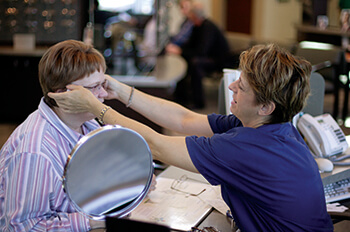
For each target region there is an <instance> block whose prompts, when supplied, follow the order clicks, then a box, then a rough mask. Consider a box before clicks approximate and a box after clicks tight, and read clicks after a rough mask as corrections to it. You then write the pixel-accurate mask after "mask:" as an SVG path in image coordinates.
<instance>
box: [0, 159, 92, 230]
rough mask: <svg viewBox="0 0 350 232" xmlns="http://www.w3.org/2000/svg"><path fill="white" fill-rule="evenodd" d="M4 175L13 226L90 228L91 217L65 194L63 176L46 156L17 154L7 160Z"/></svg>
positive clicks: (24, 227)
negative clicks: (73, 203) (78, 209)
mask: <svg viewBox="0 0 350 232" xmlns="http://www.w3.org/2000/svg"><path fill="white" fill-rule="evenodd" d="M5 175H6V177H4V178H5V179H7V181H6V184H5V186H6V187H5V195H4V197H5V199H6V200H5V201H4V208H5V212H6V213H5V217H6V218H7V219H6V221H7V222H8V225H7V226H8V227H9V228H11V229H12V230H14V231H31V230H34V231H88V230H89V229H90V225H89V220H88V219H87V218H85V217H84V216H83V215H81V214H79V213H78V212H75V210H74V209H73V208H72V206H71V204H70V202H69V200H68V199H67V197H66V194H64V193H62V192H61V191H63V189H62V181H61V177H60V176H58V175H57V173H56V172H55V171H54V170H53V167H52V165H51V163H50V162H49V161H48V160H47V159H46V158H44V157H43V156H40V155H37V154H29V153H22V154H17V155H16V156H15V157H14V158H13V159H12V160H11V161H10V163H9V164H8V168H7V171H6V172H5ZM11 229H10V230H11Z"/></svg>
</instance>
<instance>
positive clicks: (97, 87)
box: [83, 79, 108, 94]
mask: <svg viewBox="0 0 350 232" xmlns="http://www.w3.org/2000/svg"><path fill="white" fill-rule="evenodd" d="M83 87H84V88H85V89H88V90H90V91H91V92H92V93H93V94H97V93H98V91H100V90H101V88H103V89H105V90H106V89H107V87H108V80H107V79H105V80H104V81H103V82H102V83H99V84H97V85H95V86H91V87H90V86H83Z"/></svg>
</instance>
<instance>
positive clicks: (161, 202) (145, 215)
mask: <svg viewBox="0 0 350 232" xmlns="http://www.w3.org/2000/svg"><path fill="white" fill-rule="evenodd" d="M173 182H174V179H169V178H164V177H158V178H157V186H156V190H154V191H152V192H150V193H149V195H148V197H147V198H146V199H145V200H144V201H143V202H142V203H141V204H140V205H139V206H138V207H137V208H136V209H135V210H134V211H133V212H132V213H131V219H133V220H140V221H146V222H152V223H158V224H163V225H166V226H169V227H170V228H172V229H175V230H182V231H189V230H191V227H193V226H196V225H198V224H199V222H200V221H201V220H202V219H203V218H204V217H205V216H206V215H207V214H208V213H209V212H210V211H211V209H212V206H213V207H218V209H220V210H219V211H220V212H223V213H224V214H226V210H227V209H228V208H225V203H223V201H222V199H221V195H220V187H213V186H211V185H209V184H206V183H201V182H197V181H192V180H187V181H186V182H185V183H184V184H181V186H179V188H178V189H181V191H185V192H189V193H193V194H197V193H199V192H201V191H202V190H203V189H205V191H204V192H202V193H201V194H200V195H199V196H191V195H190V194H186V193H182V192H178V191H176V190H173V189H171V185H172V183H173ZM220 199H221V201H222V202H220ZM226 207H227V206H226Z"/></svg>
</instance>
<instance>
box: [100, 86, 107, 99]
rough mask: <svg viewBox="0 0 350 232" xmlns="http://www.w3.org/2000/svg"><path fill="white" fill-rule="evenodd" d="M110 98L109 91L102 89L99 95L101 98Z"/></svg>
mask: <svg viewBox="0 0 350 232" xmlns="http://www.w3.org/2000/svg"><path fill="white" fill-rule="evenodd" d="M107 96H108V93H107V90H106V89H105V88H104V87H101V88H100V90H99V93H98V97H99V98H105V97H107Z"/></svg>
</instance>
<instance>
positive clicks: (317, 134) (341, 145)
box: [297, 114, 348, 157]
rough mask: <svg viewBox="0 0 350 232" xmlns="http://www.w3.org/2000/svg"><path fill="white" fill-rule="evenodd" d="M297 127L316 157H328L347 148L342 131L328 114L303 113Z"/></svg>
mask: <svg viewBox="0 0 350 232" xmlns="http://www.w3.org/2000/svg"><path fill="white" fill-rule="evenodd" d="M297 128H298V129H299V131H300V133H301V134H302V135H303V136H304V138H305V140H306V143H307V144H308V145H309V147H310V149H311V151H313V153H314V154H315V155H316V156H317V157H330V156H333V155H338V154H341V153H343V152H344V151H345V150H346V149H347V148H348V143H347V141H346V138H345V135H344V133H343V131H342V130H341V129H340V127H339V125H338V124H337V123H336V121H335V120H334V119H333V118H332V116H331V115H330V114H322V115H319V116H316V117H312V116H311V115H310V114H304V115H303V116H301V117H300V119H299V120H298V123H297Z"/></svg>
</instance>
